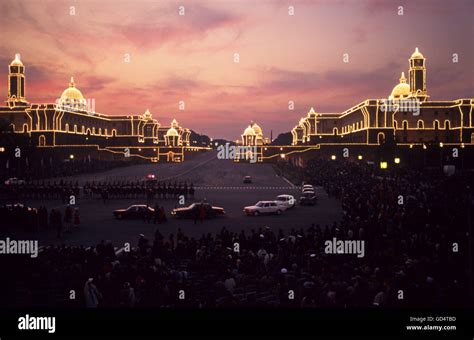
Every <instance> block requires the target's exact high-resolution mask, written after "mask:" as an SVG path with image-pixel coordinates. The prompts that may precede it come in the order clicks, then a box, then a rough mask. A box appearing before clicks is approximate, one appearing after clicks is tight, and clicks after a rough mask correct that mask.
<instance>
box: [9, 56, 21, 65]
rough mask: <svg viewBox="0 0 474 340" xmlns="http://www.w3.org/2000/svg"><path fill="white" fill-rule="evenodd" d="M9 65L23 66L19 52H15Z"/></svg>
mask: <svg viewBox="0 0 474 340" xmlns="http://www.w3.org/2000/svg"><path fill="white" fill-rule="evenodd" d="M10 66H23V63H22V62H21V60H20V54H19V53H17V54H15V59H13V60H12V62H11V63H10Z"/></svg>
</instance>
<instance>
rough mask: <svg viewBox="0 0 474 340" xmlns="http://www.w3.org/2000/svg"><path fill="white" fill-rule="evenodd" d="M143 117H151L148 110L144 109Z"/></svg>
mask: <svg viewBox="0 0 474 340" xmlns="http://www.w3.org/2000/svg"><path fill="white" fill-rule="evenodd" d="M143 118H144V119H151V118H152V117H151V113H150V110H148V109H146V111H145V113H144V114H143Z"/></svg>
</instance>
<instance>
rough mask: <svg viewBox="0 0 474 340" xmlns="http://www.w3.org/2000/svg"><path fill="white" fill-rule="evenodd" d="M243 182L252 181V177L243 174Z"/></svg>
mask: <svg viewBox="0 0 474 340" xmlns="http://www.w3.org/2000/svg"><path fill="white" fill-rule="evenodd" d="M244 183H245V184H248V183H252V177H250V176H245V177H244Z"/></svg>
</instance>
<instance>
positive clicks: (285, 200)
mask: <svg viewBox="0 0 474 340" xmlns="http://www.w3.org/2000/svg"><path fill="white" fill-rule="evenodd" d="M275 202H276V203H277V204H278V205H279V206H280V207H283V208H285V209H291V208H293V207H294V206H295V204H296V200H295V198H294V197H293V196H292V195H287V194H284V195H278V196H277V198H276V199H275Z"/></svg>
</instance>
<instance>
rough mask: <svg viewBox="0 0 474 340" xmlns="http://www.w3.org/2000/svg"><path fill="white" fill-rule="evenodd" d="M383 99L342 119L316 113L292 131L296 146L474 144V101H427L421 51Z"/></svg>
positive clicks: (337, 115) (352, 110)
mask: <svg viewBox="0 0 474 340" xmlns="http://www.w3.org/2000/svg"><path fill="white" fill-rule="evenodd" d="M408 61H409V72H408V76H409V79H408V80H407V79H406V77H405V73H404V72H402V73H401V76H400V79H399V83H398V84H396V85H395V86H394V88H393V90H392V92H391V93H390V95H388V96H387V98H385V99H367V100H365V101H363V102H362V103H360V104H358V105H356V106H354V107H351V108H350V109H348V110H346V111H344V112H342V113H316V112H315V111H314V109H313V108H311V110H310V111H309V112H308V114H307V115H306V117H303V118H301V119H300V121H299V123H298V125H296V126H295V127H294V128H293V129H292V130H291V133H292V144H293V145H295V146H297V145H300V146H304V145H325V144H326V145H342V144H346V145H350V144H354V145H380V144H383V143H385V142H388V141H393V142H394V143H396V144H398V145H423V144H424V143H440V142H442V143H444V145H461V144H463V145H467V144H474V117H473V108H474V99H473V98H464V99H457V100H451V101H432V100H429V96H428V92H427V87H426V58H425V57H424V56H423V55H422V54H421V53H420V51H419V50H418V48H417V49H416V50H415V52H413V54H412V55H411V57H410V59H409V60H408Z"/></svg>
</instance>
